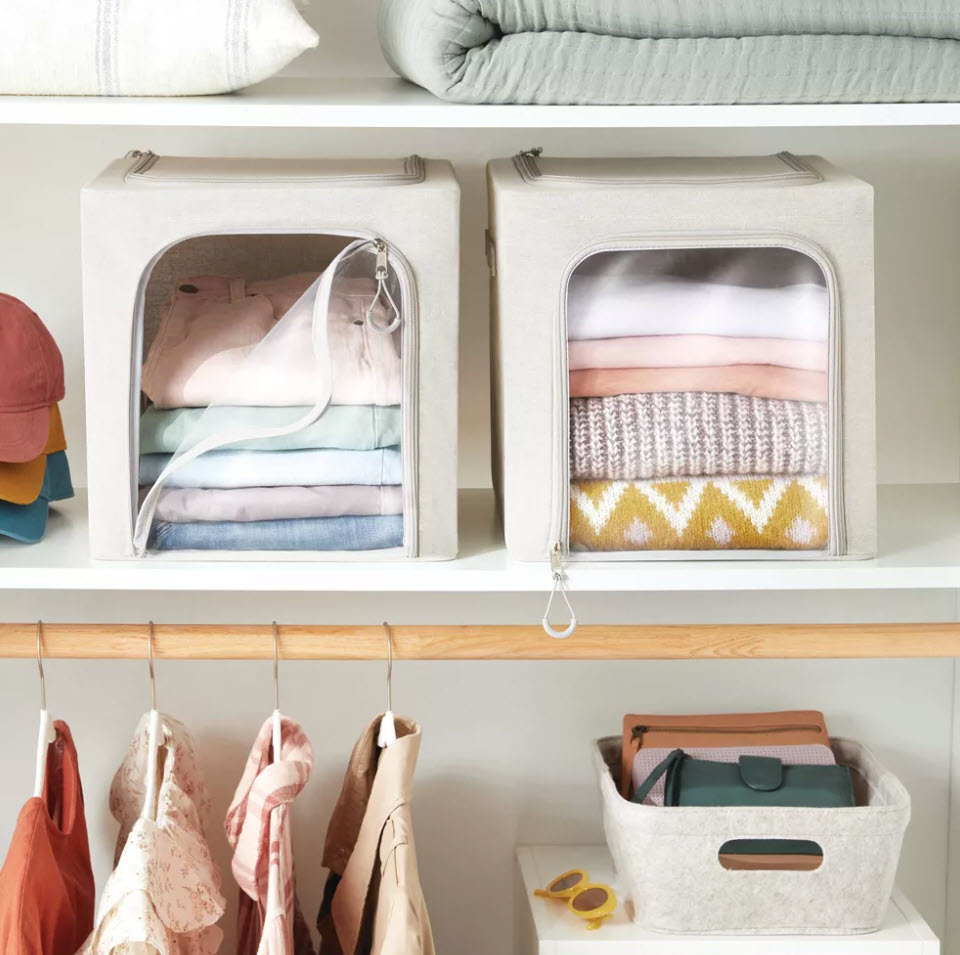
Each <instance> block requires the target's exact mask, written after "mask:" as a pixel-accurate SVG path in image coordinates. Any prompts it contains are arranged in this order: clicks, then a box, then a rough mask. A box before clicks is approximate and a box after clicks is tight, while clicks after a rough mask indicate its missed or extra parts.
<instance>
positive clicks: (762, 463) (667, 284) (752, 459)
mask: <svg viewBox="0 0 960 955" xmlns="http://www.w3.org/2000/svg"><path fill="white" fill-rule="evenodd" d="M758 251H762V252H763V253H764V255H763V256H762V257H759V258H757V261H756V263H754V265H757V266H759V265H760V264H762V265H763V269H764V271H763V272H762V273H757V274H762V275H763V276H764V277H763V279H762V281H760V280H758V279H757V274H754V273H755V271H756V270H755V269H752V268H743V266H742V263H741V264H737V262H738V257H742V256H743V255H744V253H743V250H737V251H736V252H735V253H731V254H729V255H724V254H721V253H719V252H718V253H716V254H713V258H712V259H711V257H710V256H711V253H707V254H705V256H704V257H701V262H700V266H699V272H698V273H694V274H692V273H691V272H690V270H689V268H688V266H689V262H690V261H693V260H690V259H689V258H686V257H685V256H684V254H683V253H618V254H617V255H616V258H613V257H611V256H604V257H602V258H605V259H607V261H606V262H603V261H601V262H600V263H598V265H597V266H596V267H593V268H592V269H586V270H584V274H582V275H577V274H575V275H574V276H573V277H572V279H571V283H570V293H569V302H568V322H569V328H568V334H569V345H568V357H569V374H570V432H569V445H570V477H571V500H570V546H571V548H572V549H574V550H593V551H630V550H717V549H721V550H722V549H729V550H744V549H747V550H752V549H769V550H819V549H823V548H824V547H825V546H826V545H827V541H828V536H829V535H828V519H827V517H828V515H827V468H828V451H829V430H828V414H827V398H828V375H827V362H828V334H829V304H828V298H827V288H826V285H825V283H824V280H823V278H822V275H820V274H819V272H818V270H808V269H805V268H802V269H801V270H800V273H799V274H797V270H796V267H795V264H794V263H792V262H790V261H789V259H787V258H785V257H783V258H782V261H781V263H780V264H785V265H786V266H787V267H786V268H785V269H783V270H780V274H779V277H778V268H777V266H778V258H781V257H782V256H784V255H785V253H783V252H782V251H781V250H758ZM789 254H790V255H793V256H796V253H789ZM650 255H654V256H659V260H658V261H657V264H656V267H655V268H654V269H652V270H651V267H650V263H649V262H648V261H646V260H644V259H643V258H642V256H650ZM797 258H799V256H797ZM811 264H812V263H811Z"/></svg>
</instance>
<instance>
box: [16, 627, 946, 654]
mask: <svg viewBox="0 0 960 955" xmlns="http://www.w3.org/2000/svg"><path fill="white" fill-rule="evenodd" d="M391 634H392V639H393V653H394V656H395V657H396V658H397V659H401V660H633V659H638V660H688V659H699V660H726V659H852V658H860V657H960V624H957V623H914V624H909V623H905V624H889V623H885V624H828V625H824V624H789V625H785V624H763V625H757V624H743V625H739V624H721V625H712V626H651V625H644V626H608V625H604V624H599V625H592V626H587V625H584V626H581V627H580V628H579V629H578V630H577V632H576V633H575V634H574V635H573V636H572V637H570V638H568V639H566V640H552V639H551V638H549V637H548V636H546V634H544V632H543V630H542V629H541V627H540V626H539V624H536V625H526V626H520V625H518V626H462V627H460V626H403V625H401V626H391ZM279 637H280V639H279V646H280V655H281V656H282V657H283V658H284V659H286V660H382V659H384V658H385V656H386V642H385V640H386V638H385V634H384V630H383V627H382V626H380V625H365V626H356V627H341V626H291V625H284V626H281V627H280V628H279ZM36 651H37V625H36V622H33V623H0V657H9V658H27V657H33V656H35V654H36ZM43 651H44V655H45V656H46V657H62V658H76V659H101V658H102V659H125V660H130V659H142V658H144V657H145V655H146V652H147V627H146V625H145V624H142V623H138V624H90V623H83V624H66V623H44V625H43ZM154 655H155V656H156V657H158V658H163V659H168V660H265V659H269V658H271V657H272V656H273V630H272V627H271V626H270V624H266V625H255V626H232V625H220V624H217V625H209V624H157V625H156V626H155V627H154Z"/></svg>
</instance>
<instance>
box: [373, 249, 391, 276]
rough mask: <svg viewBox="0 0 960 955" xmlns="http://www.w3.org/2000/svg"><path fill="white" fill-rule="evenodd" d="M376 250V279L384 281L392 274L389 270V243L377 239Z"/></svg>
mask: <svg viewBox="0 0 960 955" xmlns="http://www.w3.org/2000/svg"><path fill="white" fill-rule="evenodd" d="M374 248H375V249H376V250H377V270H376V273H375V276H374V277H375V278H376V279H377V281H382V280H384V279H386V277H387V276H388V275H389V274H390V273H389V269H388V268H387V243H386V242H384V241H383V239H377V241H376V242H375V243H374Z"/></svg>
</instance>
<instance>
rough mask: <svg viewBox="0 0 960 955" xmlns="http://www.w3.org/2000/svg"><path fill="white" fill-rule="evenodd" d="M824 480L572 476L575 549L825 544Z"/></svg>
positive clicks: (780, 547)
mask: <svg viewBox="0 0 960 955" xmlns="http://www.w3.org/2000/svg"><path fill="white" fill-rule="evenodd" d="M828 539H829V534H828V519H827V479H826V478H825V477H823V476H822V475H813V476H807V477H757V476H753V477H728V478H723V477H715V478H675V479H669V480H648V481H574V482H572V483H571V485H570V549H571V550H581V551H584V550H592V551H629V550H823V549H824V548H825V547H826V546H827V543H828Z"/></svg>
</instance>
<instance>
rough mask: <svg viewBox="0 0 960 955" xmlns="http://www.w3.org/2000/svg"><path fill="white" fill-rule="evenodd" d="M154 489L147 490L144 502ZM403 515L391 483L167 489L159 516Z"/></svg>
mask: <svg viewBox="0 0 960 955" xmlns="http://www.w3.org/2000/svg"><path fill="white" fill-rule="evenodd" d="M148 490H149V488H142V489H141V492H140V503H141V504H142V503H143V498H144V497H146V494H147V491H148ZM402 513H403V488H401V487H400V486H399V485H393V484H388V485H384V486H382V487H378V486H376V485H363V484H359V485H358V484H351V485H338V484H333V485H327V486H320V487H239V488H222V489H221V488H196V487H187V488H175V487H170V488H164V489H163V490H162V491H161V492H160V498H159V501H158V502H157V510H156V514H155V515H154V518H155V519H156V520H158V521H169V522H170V523H173V524H182V523H186V522H188V521H280V520H296V519H301V518H310V517H344V516H367V515H377V514H380V515H383V514H402Z"/></svg>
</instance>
